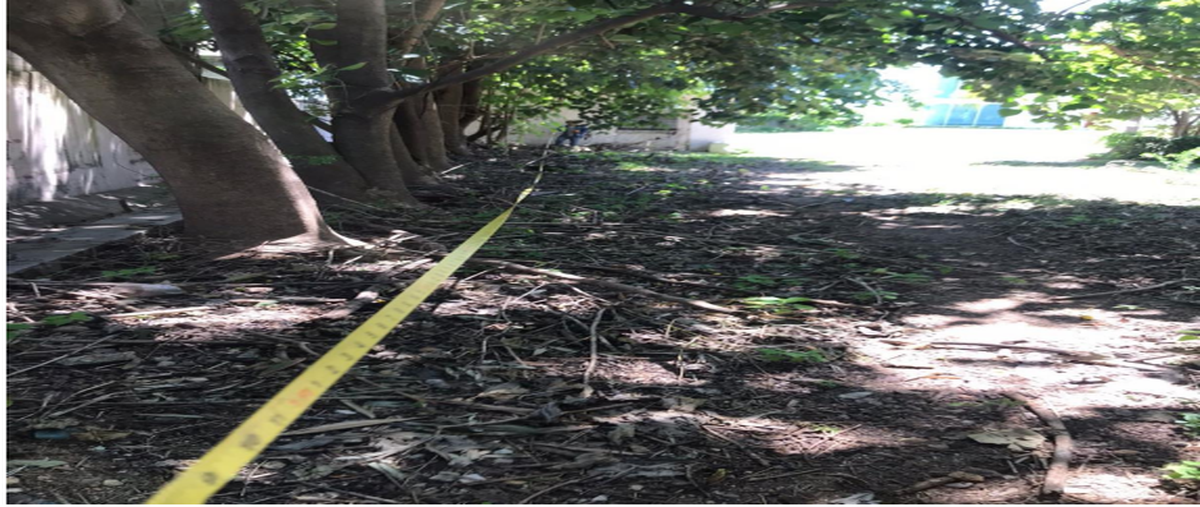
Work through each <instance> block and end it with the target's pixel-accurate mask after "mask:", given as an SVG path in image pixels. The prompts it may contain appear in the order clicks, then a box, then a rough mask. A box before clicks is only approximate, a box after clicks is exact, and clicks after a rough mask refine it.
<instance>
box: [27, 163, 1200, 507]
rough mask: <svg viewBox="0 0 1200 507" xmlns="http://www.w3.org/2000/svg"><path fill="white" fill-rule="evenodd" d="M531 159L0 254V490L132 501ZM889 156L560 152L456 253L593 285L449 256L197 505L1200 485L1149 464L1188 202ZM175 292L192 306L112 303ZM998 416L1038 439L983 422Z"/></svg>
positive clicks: (196, 452)
mask: <svg viewBox="0 0 1200 507" xmlns="http://www.w3.org/2000/svg"><path fill="white" fill-rule="evenodd" d="M534 157H536V154H528V153H514V154H511V155H503V154H497V155H495V156H494V157H493V158H480V159H479V160H476V161H473V162H472V163H470V164H469V165H467V166H466V167H464V168H463V169H461V170H458V171H455V172H454V173H452V176H453V177H455V179H454V180H452V182H453V183H454V184H456V185H458V186H460V188H462V189H464V190H465V194H464V195H463V196H459V197H455V198H452V199H447V200H445V201H444V202H442V203H439V204H438V205H437V206H436V207H434V208H431V209H424V210H417V211H412V210H409V211H384V210H380V209H366V208H362V207H348V208H344V209H337V210H333V211H330V212H329V213H328V218H329V220H330V222H331V223H332V224H333V225H334V226H335V227H337V228H338V229H339V230H342V231H345V232H347V233H348V234H349V235H351V236H354V237H357V238H361V239H365V240H371V241H372V242H373V243H374V244H376V245H377V246H378V248H376V249H374V250H370V251H362V250H344V251H333V252H310V253H279V252H265V253H259V254H255V255H249V254H247V255H241V256H230V257H224V258H220V259H212V258H211V256H208V255H207V254H203V253H199V252H195V251H194V250H191V249H187V248H184V245H183V243H181V240H180V239H179V238H177V237H175V236H173V235H172V234H171V233H170V232H169V231H166V232H162V233H159V234H152V235H149V236H147V237H144V238H140V239H137V240H132V241H130V242H128V243H124V244H119V245H112V246H110V247H106V248H104V249H102V250H99V251H96V252H94V253H93V254H91V255H88V256H81V257H78V258H75V259H72V260H71V261H70V262H68V263H66V264H64V265H63V266H61V267H60V268H61V269H58V270H56V271H53V272H47V273H42V274H40V275H29V276H27V277H26V278H27V279H35V278H36V279H37V280H41V281H38V282H36V283H29V282H27V281H22V280H14V279H9V280H8V291H9V293H8V294H9V297H8V321H9V322H10V323H22V322H24V323H35V324H34V325H32V326H31V327H30V328H29V329H25V330H22V331H20V332H19V335H18V337H17V339H16V341H13V342H11V343H10V344H9V345H8V347H7V352H8V356H7V368H8V374H9V377H8V399H9V401H10V402H11V403H12V404H11V406H10V407H9V409H8V433H7V439H8V440H7V450H8V459H9V460H10V461H9V466H8V472H9V474H8V475H9V486H8V489H9V494H8V501H9V502H10V503H35V502H60V503H135V502H141V501H144V500H145V499H146V498H147V497H148V496H149V495H150V494H152V493H153V492H154V491H155V490H156V489H157V488H158V487H159V486H161V485H162V484H163V483H164V482H166V481H167V480H168V479H169V478H170V477H171V476H172V474H173V473H175V471H177V470H179V469H181V468H184V467H186V466H187V465H188V464H189V463H190V462H191V461H192V460H194V459H196V458H197V457H198V456H200V455H201V454H203V453H204V452H205V451H206V450H207V449H208V448H209V447H211V446H212V445H213V444H215V443H216V442H218V441H219V440H220V439H221V438H222V437H223V436H224V435H225V434H226V433H227V432H228V431H229V430H230V429H232V428H233V427H234V426H235V425H236V424H237V423H238V422H240V421H241V420H242V419H243V418H244V417H246V416H247V415H249V414H250V413H252V412H253V410H254V409H255V408H256V407H257V406H258V405H259V404H261V403H262V402H263V401H265V400H266V399H267V398H269V397H270V396H271V395H272V394H274V392H275V391H277V390H278V389H279V388H280V387H282V386H283V385H284V384H285V383H287V381H288V380H290V379H291V378H292V377H294V376H295V375H296V374H298V373H299V372H300V371H301V369H302V368H303V367H304V366H305V365H307V364H308V363H310V362H311V361H312V360H313V359H314V357H315V356H317V355H319V354H320V353H321V352H323V351H324V350H325V349H327V348H328V347H330V346H332V344H334V343H336V342H337V341H338V340H339V339H340V338H341V337H342V336H344V335H345V334H346V333H347V332H348V331H349V330H351V329H353V328H354V327H355V326H356V325H357V324H358V323H359V322H361V321H362V320H364V319H365V318H366V317H367V316H369V315H370V314H371V313H372V311H373V310H375V309H378V308H380V307H381V306H382V303H383V302H384V301H385V300H386V298H387V297H390V296H392V295H394V294H395V293H396V292H397V290H398V289H399V288H401V287H403V286H404V285H405V284H406V283H407V282H409V281H411V280H413V279H415V278H416V277H417V276H419V275H420V273H422V272H423V270H424V269H427V268H428V266H429V265H431V263H432V261H434V260H436V258H437V255H436V252H438V251H439V250H440V248H441V246H442V245H444V246H449V247H452V246H454V245H456V244H457V243H458V242H460V241H461V240H462V239H464V238H465V237H466V236H467V235H469V234H470V233H471V232H473V231H474V230H475V229H476V228H478V227H479V226H480V225H482V224H483V223H484V222H486V221H487V220H489V219H491V218H492V217H493V216H494V215H496V214H497V213H498V212H499V211H500V210H501V209H503V207H504V206H505V203H506V202H507V201H508V200H509V199H511V198H512V196H514V195H515V194H516V192H518V191H519V190H520V188H521V187H522V186H523V185H525V184H527V182H528V181H529V180H530V179H532V176H533V173H532V171H531V169H530V168H529V167H525V166H524V163H525V162H526V161H528V160H530V159H532V158H534ZM1034 168H1036V169H1034ZM964 170H970V171H983V172H986V173H988V174H992V173H996V172H1001V173H1002V172H1004V171H1009V172H1011V174H1013V175H1014V177H1020V178H1034V179H1035V180H1038V181H1043V182H1058V181H1064V180H1065V181H1079V182H1080V185H1083V186H1086V184H1087V182H1088V181H1089V178H1095V177H1096V176H1095V175H1097V174H1108V173H1115V174H1118V176H1119V177H1125V175H1126V173H1129V174H1135V176H1134V177H1135V178H1136V179H1137V180H1138V181H1143V180H1144V181H1146V182H1147V184H1150V185H1155V184H1157V185H1158V188H1159V190H1162V191H1163V192H1164V193H1170V192H1174V191H1175V190H1177V189H1176V188H1175V186H1177V185H1178V184H1180V183H1179V182H1180V181H1184V184H1186V185H1190V184H1191V183H1188V182H1190V181H1192V180H1188V179H1186V177H1185V176H1180V175H1178V174H1175V173H1165V172H1162V171H1157V170H1150V169H1137V168H1128V167H1093V166H1087V165H1084V166H1077V165H1070V164H1057V165H1055V164H1050V163H1047V165H1038V164H1029V163H1017V162H1013V163H1011V164H1008V165H1005V164H991V165H988V166H971V167H965V166H964ZM881 171H883V169H882V168H881V167H879V166H869V165H867V164H863V165H854V164H832V163H823V162H812V161H801V160H784V159H774V158H754V157H734V156H724V157H722V156H697V155H653V154H627V153H608V154H606V153H598V154H597V153H582V154H571V155H565V154H560V155H556V156H554V157H552V158H550V159H549V160H548V161H547V164H546V172H547V174H546V178H545V180H544V181H543V184H542V185H541V186H540V188H539V189H538V192H537V193H536V194H535V195H534V196H533V197H531V198H530V199H529V200H528V201H527V204H526V205H524V206H523V207H522V208H521V210H520V211H519V212H518V214H517V215H516V216H515V217H514V218H513V220H512V221H511V222H510V224H509V225H508V226H506V227H505V228H504V229H503V230H502V231H501V232H500V233H499V234H498V235H497V237H496V238H495V239H493V240H492V241H491V242H490V243H489V245H488V246H487V247H485V249H484V250H483V251H482V252H481V253H480V254H479V255H480V257H481V258H484V259H502V260H505V261H508V262H509V263H515V264H519V265H523V266H527V267H538V268H542V269H544V270H553V271H552V273H569V274H574V275H579V276H582V277H585V278H586V280H584V281H568V280H565V279H562V278H557V277H553V276H548V275H547V274H538V273H533V272H529V271H527V270H521V269H520V268H514V267H512V266H510V265H505V264H498V263H490V264H489V263H481V264H472V265H469V266H468V267H467V268H464V269H463V270H460V271H459V273H458V276H457V277H456V278H454V279H453V281H452V283H450V284H448V285H446V286H445V287H444V288H443V289H442V290H439V291H438V292H437V293H436V294H435V295H434V296H433V297H432V298H431V299H430V300H429V301H428V302H427V303H426V304H424V305H423V306H422V307H421V311H419V312H417V313H416V314H414V315H413V316H412V317H410V318H409V319H408V320H407V321H406V322H405V323H404V324H402V325H401V326H400V327H399V328H398V329H397V330H396V331H394V332H393V333H392V335H391V336H390V337H389V338H388V339H387V340H386V341H384V342H383V343H382V344H381V345H379V346H378V347H376V348H375V349H374V350H373V351H372V352H371V353H370V354H369V356H368V357H367V358H365V359H364V360H363V361H362V362H361V363H359V366H358V367H357V368H355V369H354V370H353V371H352V372H350V373H349V374H348V375H347V376H346V378H344V379H343V380H342V381H341V382H340V383H339V384H338V385H336V386H335V387H334V388H333V389H332V390H331V391H330V392H329V393H328V394H327V395H326V396H325V397H323V398H322V399H321V400H319V401H318V402H317V403H316V405H315V406H314V407H313V409H311V410H310V411H309V412H308V413H307V414H306V415H305V416H304V417H303V418H302V419H301V420H300V421H298V422H297V423H295V424H294V425H293V426H292V427H291V430H292V432H291V433H289V434H286V435H285V436H284V437H283V438H281V439H279V440H278V441H276V442H275V443H274V444H273V445H272V446H271V448H269V450H268V451H267V452H266V453H265V454H264V455H262V456H260V457H259V458H258V459H256V460H255V461H254V462H253V463H251V464H250V465H249V466H247V467H246V468H245V469H244V470H243V472H242V475H241V476H240V477H239V479H237V480H235V481H234V482H232V483H231V484H230V485H229V486H227V487H226V488H225V489H223V490H222V491H221V492H220V493H219V494H218V495H217V496H215V497H214V498H213V499H212V502H214V503H239V504H242V503H828V502H834V501H836V502H839V503H874V502H884V503H892V502H902V503H1046V502H1062V503H1194V502H1195V501H1196V500H1197V497H1196V495H1195V491H1194V490H1190V489H1188V488H1187V487H1183V486H1185V485H1180V484H1176V483H1171V482H1163V481H1161V480H1160V477H1161V476H1162V473H1163V472H1162V469H1161V467H1162V466H1163V465H1164V464H1167V463H1170V462H1178V461H1181V460H1197V459H1200V442H1198V441H1197V440H1196V438H1195V437H1194V436H1189V435H1188V434H1187V433H1185V428H1184V426H1182V425H1180V424H1177V423H1176V422H1175V421H1176V420H1177V419H1178V418H1179V417H1180V416H1179V414H1180V413H1181V412H1200V407H1198V406H1197V402H1198V397H1197V393H1196V383H1197V381H1198V380H1200V371H1198V368H1200V361H1197V356H1196V353H1197V352H1198V351H1200V349H1198V348H1197V347H1196V346H1195V345H1194V344H1195V343H1197V342H1181V341H1178V338H1179V337H1180V336H1181V335H1182V334H1183V332H1184V331H1185V330H1188V329H1197V328H1200V287H1198V286H1200V280H1198V279H1200V232H1198V231H1200V206H1197V203H1189V202H1174V201H1163V202H1158V201H1154V200H1140V199H1130V200H1120V199H1121V196H1119V195H1113V196H1111V197H1116V198H1117V199H1113V200H1099V199H1090V198H1080V197H1078V196H1075V197H1072V196H1071V195H1070V193H1069V192H1058V191H1055V189H1054V188H1047V189H1046V190H1045V191H1038V190H1039V189H1037V188H1032V189H1031V190H1025V189H1022V190H1025V191H1028V192H1029V193H1027V194H1020V195H1014V194H1011V193H1006V192H1005V191H997V192H995V193H982V192H978V191H970V190H964V191H961V192H960V191H956V190H953V189H951V190H941V191H920V190H916V189H913V188H907V189H906V188H902V187H903V185H902V183H903V182H905V181H908V180H907V179H906V178H905V177H903V175H892V176H893V178H894V180H895V181H897V182H900V183H897V184H895V185H893V184H892V183H893V181H891V180H887V179H884V178H883V177H882V176H881V174H882V172H881ZM918 176H919V175H918V174H913V175H912V177H913V178H917V177H918ZM1142 176H1145V178H1142ZM1172 178H1185V179H1184V180H1178V179H1172ZM1026 183H1028V182H1026ZM1048 185H1049V183H1046V184H1045V185H1043V186H1048ZM898 187H901V188H898ZM1139 192H1143V193H1148V194H1151V195H1152V196H1153V195H1160V194H1162V195H1165V194H1163V193H1157V192H1154V190H1153V189H1149V190H1144V191H1142V190H1139ZM1064 195H1065V196H1064ZM1193 195H1195V194H1193ZM596 280H602V281H609V282H620V283H622V284H626V285H629V286H635V287H637V288H641V289H649V290H652V291H656V292H657V293H658V294H666V295H669V296H675V297H677V298H686V299H688V300H693V301H705V302H708V303H711V304H714V305H720V306H722V307H727V308H730V309H733V310H736V311H735V312H733V313H723V312H719V311H712V310H705V309H703V308H699V307H697V306H695V305H693V304H686V303H679V302H676V301H672V300H669V299H664V298H662V297H660V296H657V295H648V294H646V293H637V292H632V291H630V290H628V289H618V288H614V286H613V285H611V284H597V283H595V281H596ZM114 282H137V283H172V284H176V285H177V286H178V287H180V288H181V289H183V291H184V293H183V294H179V295H169V296H146V295H137V294H132V295H131V294H121V293H120V291H121V288H120V287H119V286H113V285H111V284H112V283H114ZM385 282H386V285H382V286H380V287H387V288H386V289H384V291H383V293H382V294H381V295H380V296H379V297H380V298H382V299H377V298H376V297H373V295H370V294H367V295H366V297H367V299H366V300H365V301H366V304H364V305H362V306H361V307H359V308H357V311H354V312H347V311H346V310H352V309H355V308H356V305H357V304H358V303H355V300H356V297H359V296H363V294H361V293H362V292H364V291H367V290H368V289H370V288H372V287H373V286H376V285H377V284H381V283H385ZM1138 288H1142V289H1148V290H1139V291H1129V292H1124V293H1120V294H1115V295H1097V296H1090V297H1089V295H1091V294H1094V293H1101V292H1110V291H1123V290H1129V289H1138ZM1081 296H1082V297H1081ZM1064 297H1072V298H1073V299H1064ZM361 302H363V300H359V303H361ZM167 309H191V310H189V311H180V312H177V313H157V314H149V315H145V314H142V315H133V316H121V314H128V313H139V312H148V311H155V310H167ZM71 312H85V313H84V314H82V315H80V314H76V315H77V317H76V318H74V319H72V318H60V319H50V321H49V322H47V320H46V317H47V316H51V315H64V314H71ZM346 313H350V315H349V316H345V315H344V314H346ZM39 323H40V324H39ZM1010 394H1016V395H1021V396H1023V397H1024V398H1025V399H1029V400H1033V402H1034V403H1035V404H1037V405H1038V406H1044V407H1047V408H1048V409H1049V410H1051V411H1052V412H1054V413H1055V414H1057V416H1059V417H1060V418H1061V420H1062V421H1063V423H1064V424H1065V427H1066V429H1067V432H1068V433H1069V434H1070V436H1071V437H1072V439H1073V446H1072V459H1071V461H1070V468H1069V476H1068V480H1067V483H1066V493H1065V495H1064V496H1062V497H1061V498H1059V499H1052V498H1043V497H1040V496H1039V489H1040V488H1041V486H1042V484H1043V481H1044V479H1045V477H1046V471H1047V470H1046V469H1047V466H1048V463H1049V462H1050V460H1051V456H1052V452H1053V450H1054V432H1053V431H1052V430H1051V429H1050V428H1049V427H1048V426H1047V425H1046V423H1045V422H1044V421H1043V420H1041V419H1039V417H1038V416H1036V415H1034V413H1033V412H1032V411H1030V410H1028V409H1027V407H1026V406H1025V405H1024V404H1023V403H1021V402H1018V401H1014V400H1013V398H1012V397H1010V396H1009V395H1010ZM352 422H357V423H359V424H356V425H351V426H348V425H345V424H343V425H340V426H330V425H333V424H337V423H352ZM1002 430H1031V431H1032V432H1033V434H1032V435H1031V434H1030V433H1029V431H1026V432H1024V436H1025V440H1023V441H1022V442H1020V443H1013V444H1012V445H1008V446H1006V445H1005V444H1000V445H996V444H988V443H981V442H979V441H978V440H979V439H985V438H986V437H988V436H991V437H996V436H997V435H1001V436H1003V435H1005V434H1006V433H1004V432H1003V431H1002ZM1007 434H1010V435H1011V434H1015V432H1012V431H1009V432H1008V433H1007ZM12 460H29V461H25V462H20V463H21V464H19V465H14V462H13V461H12ZM47 460H48V461H47ZM952 474H953V477H952V478H948V477H950V476H951V475H952ZM14 479H15V481H14ZM930 479H937V480H936V481H934V482H932V483H931V482H926V481H928V480H930ZM930 484H936V485H934V486H931V487H926V486H930Z"/></svg>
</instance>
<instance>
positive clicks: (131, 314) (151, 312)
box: [104, 306, 215, 319]
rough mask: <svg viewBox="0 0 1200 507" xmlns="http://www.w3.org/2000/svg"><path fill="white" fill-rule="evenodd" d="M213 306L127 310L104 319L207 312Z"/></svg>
mask: <svg viewBox="0 0 1200 507" xmlns="http://www.w3.org/2000/svg"><path fill="white" fill-rule="evenodd" d="M214 308H215V307H213V306H189V307H187V308H168V309H166V310H148V311H144V312H129V313H114V314H111V315H105V316H104V318H106V319H115V318H119V317H152V316H154V315H169V314H172V313H188V312H207V311H209V310H213V309H214Z"/></svg>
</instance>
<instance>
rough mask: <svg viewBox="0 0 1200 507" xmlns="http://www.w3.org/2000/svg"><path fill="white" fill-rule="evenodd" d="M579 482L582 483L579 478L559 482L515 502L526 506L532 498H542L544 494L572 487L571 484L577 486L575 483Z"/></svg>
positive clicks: (581, 479)
mask: <svg viewBox="0 0 1200 507" xmlns="http://www.w3.org/2000/svg"><path fill="white" fill-rule="evenodd" d="M579 482H583V478H580V479H571V480H569V481H563V482H560V483H558V484H555V485H553V486H550V487H548V488H546V489H543V490H541V491H538V492H537V493H534V494H532V495H529V496H527V497H525V499H524V500H521V501H520V502H517V503H518V504H526V503H529V502H530V501H532V500H533V499H534V498H537V497H539V496H542V495H544V494H546V493H549V492H551V491H554V490H556V489H559V488H562V487H566V486H570V485H572V484H577V483H579Z"/></svg>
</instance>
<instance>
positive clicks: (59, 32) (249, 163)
mask: <svg viewBox="0 0 1200 507" xmlns="http://www.w3.org/2000/svg"><path fill="white" fill-rule="evenodd" d="M8 7H9V18H8V45H9V48H10V49H12V50H13V51H15V52H16V53H17V54H19V55H21V57H22V58H24V59H25V60H27V61H28V62H30V63H31V64H32V65H33V66H34V68H36V69H37V70H38V71H39V72H41V73H42V74H44V75H45V76H46V77H47V78H48V79H50V81H51V82H53V83H54V84H55V86H57V87H58V88H59V89H61V90H62V91H63V92H64V93H66V94H67V96H69V97H71V99H72V100H73V101H75V102H76V103H77V104H79V106H80V107H81V108H83V110H84V111H86V112H87V113H88V114H89V115H91V116H92V117H93V118H95V119H96V120H97V121H99V122H100V123H102V124H104V126H105V127H108V128H109V129H110V130H112V131H113V133H115V134H116V135H117V136H119V137H120V138H121V139H122V140H124V141H125V142H126V143H128V144H129V145H130V146H131V147H133V149H134V150H137V152H138V153H140V154H141V155H142V156H143V157H145V158H146V161H148V162H149V163H150V164H151V165H152V166H154V168H155V169H156V170H157V171H158V172H159V174H160V175H162V177H163V179H164V180H165V181H166V183H167V185H168V186H169V187H170V188H171V190H172V192H173V193H174V195H175V198H176V200H177V201H178V203H179V207H180V209H181V210H182V212H183V216H184V226H185V228H186V232H187V233H188V234H189V235H195V236H203V237H206V238H211V239H221V240H233V241H238V242H261V241H269V240H281V239H292V240H300V241H312V240H321V239H339V237H338V236H337V235H336V234H335V233H333V232H332V231H331V230H330V229H329V228H328V227H327V226H326V225H325V223H324V221H323V220H322V219H321V215H320V213H319V212H318V211H317V206H316V203H315V202H314V201H313V198H312V196H311V195H310V194H309V193H308V190H307V189H306V188H305V187H304V183H303V182H302V181H301V180H300V178H299V177H297V176H296V174H295V172H293V171H292V169H291V167H290V166H289V165H288V163H287V161H286V160H285V159H284V158H283V156H282V154H281V153H280V152H279V151H278V150H277V149H276V148H275V146H274V145H273V144H271V141H270V140H269V139H268V138H267V137H266V136H265V135H263V134H262V133H261V132H259V131H258V130H257V129H255V128H254V127H253V126H252V125H250V124H248V123H246V122H245V121H243V120H242V119H241V118H240V117H238V115H237V114H235V113H234V112H233V111H231V110H230V109H229V108H227V107H225V105H223V104H222V103H221V102H220V100H218V99H217V98H216V97H215V96H213V95H212V94H211V93H210V92H209V91H208V90H207V89H205V88H204V86H203V85H202V84H200V82H198V81H197V80H196V79H195V77H194V76H193V75H192V74H191V73H189V72H188V71H187V69H186V68H184V66H183V65H182V64H180V63H179V60H178V59H177V58H176V57H175V56H174V55H173V54H171V52H170V51H169V50H168V49H167V48H166V46H164V45H163V44H162V43H161V42H159V41H158V39H156V38H155V37H153V36H152V35H150V34H149V33H148V32H147V31H146V30H145V28H144V27H143V25H142V23H141V21H140V20H139V19H138V18H137V16H136V15H134V14H133V13H132V12H131V11H129V10H128V9H127V8H126V7H125V5H124V4H123V3H122V2H120V1H119V0H60V1H55V2H46V1H42V0H14V1H10V2H9V4H8Z"/></svg>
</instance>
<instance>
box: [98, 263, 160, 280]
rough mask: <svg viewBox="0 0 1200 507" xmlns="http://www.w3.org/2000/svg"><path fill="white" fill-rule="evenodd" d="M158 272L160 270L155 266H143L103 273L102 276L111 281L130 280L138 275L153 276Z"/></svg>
mask: <svg viewBox="0 0 1200 507" xmlns="http://www.w3.org/2000/svg"><path fill="white" fill-rule="evenodd" d="M157 272H158V268H156V267H154V266H141V267H137V268H129V269H117V270H111V271H101V272H100V276H103V277H104V278H106V279H109V280H128V279H130V278H133V277H135V276H138V275H153V274H155V273H157Z"/></svg>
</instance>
